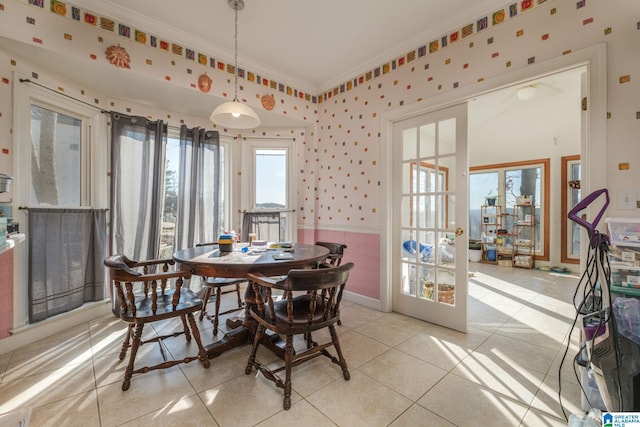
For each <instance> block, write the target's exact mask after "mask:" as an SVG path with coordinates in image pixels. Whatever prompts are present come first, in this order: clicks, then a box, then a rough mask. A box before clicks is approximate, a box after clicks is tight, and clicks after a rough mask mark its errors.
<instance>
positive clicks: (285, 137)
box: [220, 134, 296, 141]
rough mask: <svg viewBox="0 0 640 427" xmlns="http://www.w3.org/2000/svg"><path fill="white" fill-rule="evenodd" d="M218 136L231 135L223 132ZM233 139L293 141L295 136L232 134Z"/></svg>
mask: <svg viewBox="0 0 640 427" xmlns="http://www.w3.org/2000/svg"><path fill="white" fill-rule="evenodd" d="M220 136H229V137H230V136H233V135H225V134H220ZM233 139H242V140H247V139H293V140H294V141H295V140H296V137H295V136H233Z"/></svg>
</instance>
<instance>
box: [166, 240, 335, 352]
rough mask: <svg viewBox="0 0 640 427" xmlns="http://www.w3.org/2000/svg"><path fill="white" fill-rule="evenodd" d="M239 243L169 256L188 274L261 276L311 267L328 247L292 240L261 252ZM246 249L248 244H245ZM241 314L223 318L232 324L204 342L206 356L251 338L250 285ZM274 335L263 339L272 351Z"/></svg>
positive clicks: (324, 256) (252, 299) (252, 296)
mask: <svg viewBox="0 0 640 427" xmlns="http://www.w3.org/2000/svg"><path fill="white" fill-rule="evenodd" d="M242 246H243V245H242V244H240V245H238V247H237V248H236V249H234V250H233V251H232V252H220V251H219V249H218V245H215V244H213V245H204V246H197V247H194V248H187V249H182V250H179V251H176V252H174V254H173V259H174V260H175V261H176V263H177V264H178V268H179V269H180V270H183V271H189V272H190V273H191V274H192V275H196V276H202V277H225V278H244V277H246V276H247V274H248V273H262V274H264V275H265V276H280V275H286V274H287V273H288V272H289V271H290V270H293V269H298V268H315V267H317V266H318V263H320V262H324V261H326V259H327V256H328V255H329V249H327V248H325V247H323V246H316V245H309V244H304V243H294V244H293V245H292V248H291V249H289V250H287V251H284V250H282V249H268V250H266V251H264V252H253V251H250V250H248V251H246V252H243V251H242ZM247 249H249V248H247ZM244 302H245V314H244V317H243V319H241V320H240V321H233V320H231V319H229V320H227V326H228V327H230V328H231V327H233V329H230V330H229V331H228V332H227V333H225V334H224V336H223V337H222V339H220V340H218V341H216V342H214V343H213V344H210V345H209V346H207V347H206V348H207V353H208V355H209V359H212V358H214V357H217V356H219V355H220V354H222V353H223V352H225V351H227V350H229V349H231V348H234V347H237V346H239V345H243V344H247V343H249V342H250V340H251V339H253V335H254V332H255V325H253V322H252V320H251V316H249V315H248V310H249V309H250V307H251V306H252V305H255V303H256V297H255V294H254V291H253V287H252V286H247V289H246V291H245V296H244ZM276 341H277V337H271V338H270V342H269V343H267V345H268V346H269V347H271V349H272V350H273V351H275V352H276V353H280V351H281V347H279V346H278V345H277V342H276Z"/></svg>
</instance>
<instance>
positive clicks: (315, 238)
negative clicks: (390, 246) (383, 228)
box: [298, 230, 380, 300]
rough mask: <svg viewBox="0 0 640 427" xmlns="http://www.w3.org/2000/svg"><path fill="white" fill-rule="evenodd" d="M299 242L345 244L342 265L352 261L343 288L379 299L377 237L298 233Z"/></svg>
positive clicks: (310, 232) (311, 232)
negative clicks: (352, 265) (347, 280)
mask: <svg viewBox="0 0 640 427" xmlns="http://www.w3.org/2000/svg"><path fill="white" fill-rule="evenodd" d="M298 241H299V242H300V243H315V242H335V243H343V244H345V245H347V249H346V250H345V253H344V258H343V262H353V263H354V264H355V267H354V268H353V270H352V271H351V273H350V274H349V282H348V283H347V287H346V289H347V290H348V291H349V292H353V293H356V294H359V295H363V296H366V297H369V298H373V299H377V300H379V299H380V236H379V235H377V234H365V233H351V232H346V231H325V230H298Z"/></svg>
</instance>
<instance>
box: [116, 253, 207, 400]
mask: <svg viewBox="0 0 640 427" xmlns="http://www.w3.org/2000/svg"><path fill="white" fill-rule="evenodd" d="M173 264H174V261H173V260H172V259H158V260H149V261H133V260H130V259H128V258H127V257H126V256H124V255H121V254H117V255H112V256H110V257H107V258H106V259H105V260H104V265H105V266H107V267H108V268H109V272H110V276H111V280H112V281H113V285H114V288H115V293H116V295H117V296H118V299H119V300H120V318H121V319H122V320H124V321H125V322H127V323H128V324H129V326H128V329H127V334H126V336H125V338H124V342H123V343H122V349H121V351H120V355H119V358H120V360H123V359H124V358H125V357H126V355H127V350H128V349H129V347H131V352H130V354H129V364H128V366H127V369H126V370H125V373H124V381H123V382H122V390H123V391H126V390H128V389H129V386H130V384H131V377H132V376H133V375H134V374H139V373H146V372H149V371H152V370H155V369H164V368H169V367H171V366H174V365H176V364H178V363H189V362H191V361H193V360H196V359H199V360H200V362H201V363H202V365H203V366H204V367H205V368H208V367H209V365H210V362H209V358H208V356H207V352H206V350H205V348H204V346H203V345H202V340H201V339H200V331H199V330H198V325H197V324H196V321H195V319H194V316H193V313H194V312H196V311H198V310H200V309H201V308H202V300H201V299H200V298H198V296H197V295H195V294H194V293H193V292H191V291H190V290H189V289H187V288H184V287H183V286H182V284H183V281H184V279H188V278H190V277H191V273H189V272H186V271H169V266H170V265H173ZM140 269H142V271H140ZM159 270H161V271H159ZM171 282H174V286H173V287H172V286H171ZM174 317H180V319H181V320H182V330H181V331H177V332H174V333H171V334H166V335H161V336H156V337H153V338H149V339H147V340H142V330H143V328H144V326H145V325H146V324H147V323H153V322H158V321H160V320H166V319H171V318H174ZM179 335H184V336H185V338H186V340H187V341H191V336H193V338H194V339H195V341H196V344H197V345H198V354H197V355H195V356H187V357H184V358H183V359H168V358H167V353H168V352H167V351H166V349H165V348H164V346H163V343H162V341H163V340H164V339H167V338H172V337H177V336H179ZM150 342H157V343H158V345H159V348H160V353H161V354H162V357H163V359H164V362H161V363H158V364H156V365H153V366H144V367H140V368H136V367H135V360H136V355H137V353H138V349H139V347H140V346H141V345H143V344H147V343H150Z"/></svg>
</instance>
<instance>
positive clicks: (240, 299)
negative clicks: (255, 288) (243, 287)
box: [236, 283, 242, 308]
mask: <svg viewBox="0 0 640 427" xmlns="http://www.w3.org/2000/svg"><path fill="white" fill-rule="evenodd" d="M236 294H237V295H238V308H242V296H240V283H236Z"/></svg>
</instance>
